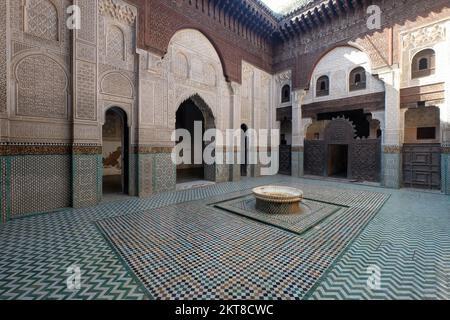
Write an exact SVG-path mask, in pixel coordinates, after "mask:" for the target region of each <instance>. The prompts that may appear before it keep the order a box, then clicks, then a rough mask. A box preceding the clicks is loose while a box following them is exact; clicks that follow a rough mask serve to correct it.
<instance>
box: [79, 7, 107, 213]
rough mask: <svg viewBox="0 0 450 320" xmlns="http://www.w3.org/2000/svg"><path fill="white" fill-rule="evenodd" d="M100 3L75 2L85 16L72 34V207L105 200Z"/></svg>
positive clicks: (89, 204)
mask: <svg viewBox="0 0 450 320" xmlns="http://www.w3.org/2000/svg"><path fill="white" fill-rule="evenodd" d="M97 2H98V1H97V0H75V1H74V5H78V6H79V7H80V9H81V16H82V17H90V18H89V19H86V20H84V21H83V23H82V24H81V29H80V30H74V32H73V57H72V59H73V60H72V61H73V153H72V205H73V207H75V208H80V207H87V206H93V205H96V204H97V203H98V202H99V201H100V200H101V197H102V178H103V177H102V156H101V153H102V152H101V151H102V148H101V126H100V119H101V118H102V114H101V113H100V112H99V111H98V109H97V92H98V90H97V63H98V61H97V59H98V58H97V27H98V26H97V20H98V16H97V15H98V5H97Z"/></svg>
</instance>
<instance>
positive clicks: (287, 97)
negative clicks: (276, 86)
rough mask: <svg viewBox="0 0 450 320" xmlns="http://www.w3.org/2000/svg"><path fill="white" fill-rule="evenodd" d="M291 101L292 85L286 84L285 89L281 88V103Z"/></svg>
mask: <svg viewBox="0 0 450 320" xmlns="http://www.w3.org/2000/svg"><path fill="white" fill-rule="evenodd" d="M289 101H291V87H290V86H289V85H285V86H284V87H283V89H281V103H285V102H289Z"/></svg>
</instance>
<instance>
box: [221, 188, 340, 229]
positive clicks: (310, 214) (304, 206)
mask: <svg viewBox="0 0 450 320" xmlns="http://www.w3.org/2000/svg"><path fill="white" fill-rule="evenodd" d="M213 206H214V207H216V208H219V209H222V210H226V211H228V212H232V213H235V214H237V215H240V216H244V217H247V218H249V219H252V220H256V221H259V222H262V223H264V224H268V225H271V226H274V227H278V228H281V229H284V230H286V231H290V232H293V233H296V234H302V233H303V232H305V231H308V230H309V229H311V228H313V227H314V226H316V225H317V224H318V223H320V222H321V221H323V220H324V219H326V218H328V217H330V216H331V215H333V214H335V213H337V212H338V211H339V210H340V209H342V208H344V206H340V205H336V204H331V203H325V202H320V201H317V200H312V199H304V200H303V201H302V203H301V205H300V206H301V212H300V213H295V214H277V213H276V207H274V208H273V210H271V209H270V208H268V213H266V212H263V211H260V210H258V209H257V208H256V198H255V197H254V196H253V195H252V194H248V195H245V196H240V197H238V198H233V199H228V200H226V201H222V202H219V203H215V204H213Z"/></svg>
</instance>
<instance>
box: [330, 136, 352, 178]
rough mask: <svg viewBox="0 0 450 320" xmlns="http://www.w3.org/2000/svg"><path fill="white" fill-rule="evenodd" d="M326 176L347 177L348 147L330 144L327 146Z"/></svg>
mask: <svg viewBox="0 0 450 320" xmlns="http://www.w3.org/2000/svg"><path fill="white" fill-rule="evenodd" d="M328 176H329V177H337V178H347V177H348V145H337V144H332V145H329V146H328Z"/></svg>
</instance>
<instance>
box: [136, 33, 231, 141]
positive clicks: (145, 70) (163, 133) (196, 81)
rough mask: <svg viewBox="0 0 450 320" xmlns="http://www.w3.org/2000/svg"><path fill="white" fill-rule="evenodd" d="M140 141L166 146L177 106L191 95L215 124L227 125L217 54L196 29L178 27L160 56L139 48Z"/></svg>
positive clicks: (224, 87)
mask: <svg viewBox="0 0 450 320" xmlns="http://www.w3.org/2000/svg"><path fill="white" fill-rule="evenodd" d="M139 87H140V93H139V106H140V110H139V115H140V125H139V127H140V129H139V132H140V143H143V144H151V145H162V146H168V145H169V146H170V145H171V144H172V143H171V142H170V138H171V134H172V130H173V129H174V128H175V120H176V119H175V114H176V110H177V109H178V107H179V106H180V105H181V103H183V102H184V101H186V100H187V99H189V98H190V97H192V96H194V95H196V94H197V95H198V96H200V97H201V98H202V99H203V100H204V102H205V103H206V104H207V105H208V107H209V108H210V109H211V111H212V113H213V115H214V118H215V123H216V127H217V128H220V129H223V128H227V127H228V126H229V125H230V119H229V117H227V114H229V112H230V92H229V87H228V84H227V82H226V80H225V78H224V76H223V68H222V64H221V61H220V58H219V56H218V54H217V52H216V51H215V49H214V47H213V46H212V44H211V43H210V42H209V40H208V39H207V38H206V37H205V36H204V35H203V34H201V33H200V32H199V31H196V30H192V29H186V30H181V31H179V32H178V33H176V34H175V35H174V37H173V38H172V40H171V42H170V45H169V50H168V52H167V54H166V56H165V57H164V58H163V59H159V58H158V57H157V56H154V55H152V54H151V53H148V52H143V51H142V52H140V71H139Z"/></svg>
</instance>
